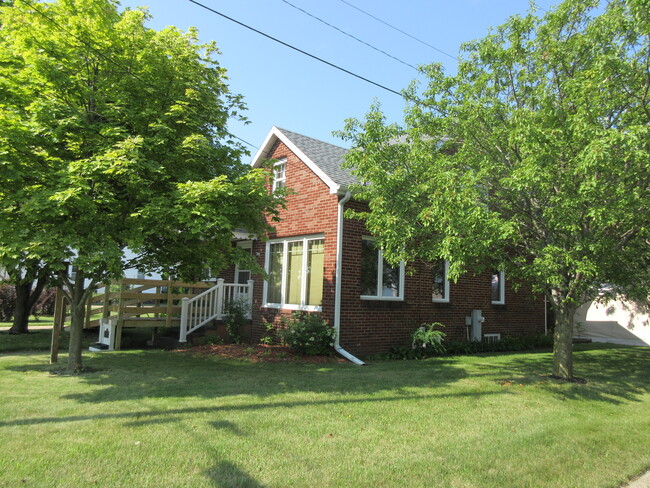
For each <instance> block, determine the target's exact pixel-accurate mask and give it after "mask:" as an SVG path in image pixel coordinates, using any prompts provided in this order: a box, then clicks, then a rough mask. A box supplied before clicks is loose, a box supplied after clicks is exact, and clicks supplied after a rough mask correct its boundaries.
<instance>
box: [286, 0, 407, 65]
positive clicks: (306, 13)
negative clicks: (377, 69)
mask: <svg viewBox="0 0 650 488" xmlns="http://www.w3.org/2000/svg"><path fill="white" fill-rule="evenodd" d="M281 1H282V2H284V3H286V4H287V5H289V6H290V7H293V8H295V9H296V10H299V11H300V12H302V13H304V14H305V15H308V16H310V17H311V18H312V19H316V20H317V21H319V22H321V23H323V24H325V25H326V26H328V27H331V28H332V29H335V30H337V31H339V32H340V33H341V34H343V35H346V36H348V37H351V38H352V39H354V40H355V41H358V42H360V43H361V44H365V45H366V46H368V47H369V48H371V49H374V50H375V51H377V52H380V53H382V54H383V55H385V56H388V57H389V58H392V59H394V60H395V61H397V62H399V63H402V64H403V65H406V66H408V67H409V68H413V69H414V70H415V71H417V70H418V69H417V67H415V66H413V65H412V64H409V63H407V62H406V61H403V60H401V59H400V58H398V57H397V56H393V55H392V54H388V53H387V52H386V51H382V50H381V49H379V48H378V47H375V46H373V45H372V44H369V43H367V42H366V41H364V40H362V39H359V38H358V37H356V36H354V35H352V34H350V33H348V32H345V31H344V30H342V29H339V28H338V27H336V26H335V25H332V24H330V23H329V22H327V21H325V20H323V19H321V18H320V17H317V16H316V15H314V14H311V13H309V12H307V11H306V10H304V9H302V8H300V7H298V6H296V5H294V4H293V3H291V2H289V1H288V0H281Z"/></svg>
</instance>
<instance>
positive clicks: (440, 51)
mask: <svg viewBox="0 0 650 488" xmlns="http://www.w3.org/2000/svg"><path fill="white" fill-rule="evenodd" d="M339 1H341V2H343V3H344V4H346V5H349V6H350V7H352V8H353V9H355V10H358V11H359V12H361V13H362V14H365V15H367V16H368V17H372V18H373V19H375V20H376V21H377V22H381V23H382V24H384V25H387V26H388V27H390V28H391V29H394V30H396V31H397V32H400V33H402V34H404V35H405V36H407V37H410V38H411V39H413V40H415V41H418V42H419V43H421V44H424V45H425V46H428V47H430V48H431V49H433V50H435V51H438V52H439V53H441V54H444V55H445V56H449V57H450V58H452V59H455V60H456V61H459V59H458V58H457V57H456V56H454V55H453V54H449V53H446V52H445V51H443V50H442V49H438V48H437V47H436V46H432V45H431V44H429V43H428V42H424V41H423V40H422V39H418V38H417V37H415V36H412V35H411V34H409V33H408V32H405V31H403V30H402V29H400V28H398V27H395V26H394V25H391V24H389V23H388V22H386V21H385V20H382V19H380V18H379V17H375V16H374V15H372V14H371V13H368V12H366V11H365V10H362V9H360V8H359V7H357V6H356V5H352V4H351V3H350V2H348V1H346V0H339Z"/></svg>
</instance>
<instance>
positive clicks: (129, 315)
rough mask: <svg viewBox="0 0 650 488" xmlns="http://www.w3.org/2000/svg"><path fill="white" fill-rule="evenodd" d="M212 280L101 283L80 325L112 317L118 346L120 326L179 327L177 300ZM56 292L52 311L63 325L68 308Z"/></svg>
mask: <svg viewBox="0 0 650 488" xmlns="http://www.w3.org/2000/svg"><path fill="white" fill-rule="evenodd" d="M215 284H216V283H215V282H211V281H207V282H197V283H186V282H182V281H171V280H147V279H142V280H140V279H133V278H124V279H122V280H120V281H118V282H114V283H106V284H101V285H99V286H98V287H97V289H96V290H95V292H94V293H93V295H92V296H91V298H90V299H89V300H88V302H87V304H86V321H85V323H84V328H96V327H99V320H100V319H101V318H114V319H116V324H117V330H116V348H117V349H119V346H120V339H121V336H122V329H123V328H124V327H179V326H180V316H181V300H182V299H183V298H192V297H194V296H195V295H197V294H199V293H201V292H203V291H205V290H207V289H208V288H211V287H213V286H215ZM58 293H59V294H60V296H57V302H56V303H57V308H56V310H55V313H54V315H55V318H59V322H60V326H61V327H63V326H65V325H69V324H70V314H69V311H70V309H69V306H68V304H67V303H66V300H64V299H63V294H62V293H61V292H60V291H59V292H58Z"/></svg>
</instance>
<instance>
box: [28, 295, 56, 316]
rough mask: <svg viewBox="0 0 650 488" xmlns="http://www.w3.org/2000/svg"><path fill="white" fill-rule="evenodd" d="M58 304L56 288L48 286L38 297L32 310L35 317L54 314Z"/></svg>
mask: <svg viewBox="0 0 650 488" xmlns="http://www.w3.org/2000/svg"><path fill="white" fill-rule="evenodd" d="M55 305H56V288H48V289H46V290H43V292H42V293H41V296H40V297H38V301H37V302H36V305H34V309H33V310H32V312H33V314H34V316H35V317H40V316H41V315H54V307H55Z"/></svg>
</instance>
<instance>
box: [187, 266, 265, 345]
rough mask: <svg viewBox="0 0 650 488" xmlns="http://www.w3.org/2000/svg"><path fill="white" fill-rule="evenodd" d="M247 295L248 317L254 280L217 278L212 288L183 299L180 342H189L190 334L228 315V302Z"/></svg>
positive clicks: (249, 315) (249, 316)
mask: <svg viewBox="0 0 650 488" xmlns="http://www.w3.org/2000/svg"><path fill="white" fill-rule="evenodd" d="M242 297H246V301H247V303H248V318H251V310H252V304H253V280H248V283H247V284H245V285H244V284H238V283H224V280H223V278H219V279H218V280H217V284H216V285H215V286H213V287H212V288H209V289H208V290H206V291H204V292H203V293H200V294H198V295H196V296H194V297H192V298H187V297H185V298H182V299H181V324H180V338H179V342H187V336H188V334H191V333H192V332H194V331H195V330H197V329H199V328H201V327H203V326H204V325H206V324H207V323H209V322H211V321H213V320H220V319H222V318H223V317H225V316H226V315H227V312H226V311H227V304H228V303H230V302H232V301H234V300H238V299H240V298H242Z"/></svg>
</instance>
